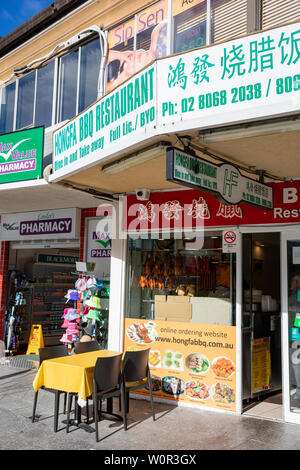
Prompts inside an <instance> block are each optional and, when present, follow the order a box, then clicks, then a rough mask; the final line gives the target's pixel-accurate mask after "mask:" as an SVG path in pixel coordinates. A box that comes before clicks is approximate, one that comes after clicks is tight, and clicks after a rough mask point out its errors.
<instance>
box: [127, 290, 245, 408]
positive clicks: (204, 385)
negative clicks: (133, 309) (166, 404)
mask: <svg viewBox="0 0 300 470" xmlns="http://www.w3.org/2000/svg"><path fill="white" fill-rule="evenodd" d="M162 297H163V296H156V299H155V301H156V309H155V311H156V312H159V308H158V307H159V306H160V305H162V306H163V308H162V309H161V311H162V312H166V307H165V305H163V304H164V302H163V300H164V298H162ZM170 298H171V299H172V296H171V297H170ZM181 299H182V303H181V309H180V316H182V310H183V308H184V310H185V311H186V317H187V323H184V322H176V321H174V322H169V321H168V322H166V321H143V320H134V319H126V321H125V338H124V344H125V350H127V351H134V350H138V349H144V348H151V349H150V354H149V366H150V371H151V378H152V390H153V393H154V397H156V398H161V399H164V400H166V399H167V400H172V401H180V402H189V403H194V404H197V405H199V406H209V407H210V408H223V409H229V410H232V411H234V410H235V388H236V382H235V371H236V365H235V362H236V356H235V354H236V347H235V334H236V333H235V327H231V326H223V325H204V324H203V325H198V324H197V325H196V324H191V323H188V321H189V320H188V318H189V317H190V316H191V304H190V303H189V297H181ZM174 300H178V299H174ZM169 302H170V309H171V310H173V312H175V313H173V315H174V316H176V304H177V302H176V303H175V302H174V303H172V302H171V301H169ZM156 316H157V315H156ZM140 393H141V394H148V392H147V391H146V390H140Z"/></svg>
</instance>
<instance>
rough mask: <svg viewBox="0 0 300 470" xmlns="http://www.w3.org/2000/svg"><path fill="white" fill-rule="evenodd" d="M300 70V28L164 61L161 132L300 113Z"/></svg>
mask: <svg viewBox="0 0 300 470" xmlns="http://www.w3.org/2000/svg"><path fill="white" fill-rule="evenodd" d="M299 66H300V25H299V23H295V24H292V25H287V26H284V27H282V28H277V29H273V30H268V31H265V32H263V33H258V34H253V35H249V36H246V37H243V38H240V39H236V40H234V41H229V42H226V43H224V44H218V45H216V46H212V47H208V48H201V49H197V50H192V51H190V52H187V53H185V54H181V55H176V56H172V57H168V58H166V59H164V60H161V61H159V62H158V63H157V74H158V77H159V89H158V127H159V126H164V128H166V125H167V123H169V124H170V127H171V128H172V129H173V131H176V130H183V129H184V130H188V129H195V128H199V129H201V128H202V129H204V128H208V127H211V126H217V125H220V124H227V123H234V122H241V121H245V120H249V119H258V118H261V117H267V116H274V115H280V114H283V113H287V112H292V111H296V110H299V107H300V72H299V70H300V69H299Z"/></svg>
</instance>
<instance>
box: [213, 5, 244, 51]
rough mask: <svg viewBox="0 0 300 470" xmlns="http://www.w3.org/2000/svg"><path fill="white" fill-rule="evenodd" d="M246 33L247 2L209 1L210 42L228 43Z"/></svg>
mask: <svg viewBox="0 0 300 470" xmlns="http://www.w3.org/2000/svg"><path fill="white" fill-rule="evenodd" d="M246 33H247V0H212V1H211V42H212V43H214V42H220V41H228V40H229V39H233V38H237V37H239V36H241V35H243V34H246Z"/></svg>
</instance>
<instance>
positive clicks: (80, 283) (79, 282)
mask: <svg viewBox="0 0 300 470" xmlns="http://www.w3.org/2000/svg"><path fill="white" fill-rule="evenodd" d="M75 287H76V289H77V290H79V291H80V292H83V291H84V290H86V281H85V279H83V278H82V277H81V278H79V279H77V281H76V282H75Z"/></svg>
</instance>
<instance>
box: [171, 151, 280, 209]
mask: <svg viewBox="0 0 300 470" xmlns="http://www.w3.org/2000/svg"><path fill="white" fill-rule="evenodd" d="M167 180H168V181H173V182H175V183H179V184H180V185H181V186H190V187H192V188H194V189H196V188H198V189H202V190H205V191H208V192H215V193H218V194H219V195H220V196H221V197H222V198H223V199H224V201H226V202H228V203H229V204H238V203H240V202H243V203H245V204H251V205H255V206H258V207H262V208H264V209H272V208H273V190H272V188H271V187H270V186H267V185H265V184H261V183H258V182H257V181H255V180H252V179H250V178H246V177H245V176H243V175H241V173H240V172H239V170H238V169H237V168H236V167H234V166H233V165H229V164H223V165H214V164H213V163H211V162H208V161H206V160H203V159H201V158H199V157H195V156H193V155H188V154H187V153H185V152H182V151H181V150H178V149H176V148H170V149H168V151H167Z"/></svg>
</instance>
